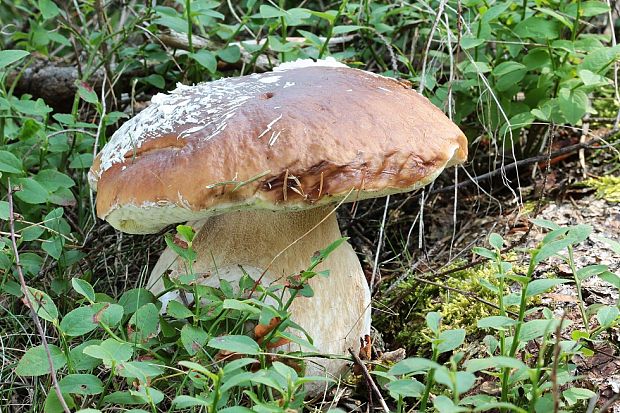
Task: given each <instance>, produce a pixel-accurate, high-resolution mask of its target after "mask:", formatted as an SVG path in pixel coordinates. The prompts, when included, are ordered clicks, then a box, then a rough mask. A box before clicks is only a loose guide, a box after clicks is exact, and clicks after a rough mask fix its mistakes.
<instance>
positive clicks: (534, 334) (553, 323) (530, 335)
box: [519, 319, 570, 342]
mask: <svg viewBox="0 0 620 413" xmlns="http://www.w3.org/2000/svg"><path fill="white" fill-rule="evenodd" d="M559 324H560V320H544V319H542V320H531V321H528V322H526V323H525V324H523V327H521V333H520V334H519V341H520V342H527V341H530V340H534V339H537V338H538V337H542V336H543V335H545V334H551V333H555V331H556V330H557V328H558V325H559ZM568 324H570V323H569V322H568V321H565V322H564V324H563V326H562V328H564V327H566V326H567V325H568Z"/></svg>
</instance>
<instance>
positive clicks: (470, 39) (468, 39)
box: [461, 35, 484, 50]
mask: <svg viewBox="0 0 620 413" xmlns="http://www.w3.org/2000/svg"><path fill="white" fill-rule="evenodd" d="M483 43H484V39H478V38H477V37H474V36H471V35H466V36H463V37H461V47H462V48H463V50H468V49H473V48H474V47H478V46H480V45H481V44H483Z"/></svg>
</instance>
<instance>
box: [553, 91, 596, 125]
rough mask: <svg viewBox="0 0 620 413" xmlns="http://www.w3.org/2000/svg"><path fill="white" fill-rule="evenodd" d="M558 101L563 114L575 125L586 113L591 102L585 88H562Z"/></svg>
mask: <svg viewBox="0 0 620 413" xmlns="http://www.w3.org/2000/svg"><path fill="white" fill-rule="evenodd" d="M558 102H559V104H560V110H561V111H562V114H563V115H564V117H565V118H566V120H567V121H568V122H569V123H571V124H573V125H574V124H576V123H577V122H579V121H580V120H581V118H582V117H583V115H585V114H586V112H587V111H588V105H589V104H590V100H589V99H588V95H587V94H586V93H585V92H584V91H583V90H581V89H574V90H570V89H568V88H562V89H560V93H559V95H558Z"/></svg>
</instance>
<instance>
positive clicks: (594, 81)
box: [578, 70, 609, 87]
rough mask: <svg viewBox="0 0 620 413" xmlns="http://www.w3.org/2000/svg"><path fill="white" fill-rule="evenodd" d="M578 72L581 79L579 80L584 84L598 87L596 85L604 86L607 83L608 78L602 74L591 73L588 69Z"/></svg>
mask: <svg viewBox="0 0 620 413" xmlns="http://www.w3.org/2000/svg"><path fill="white" fill-rule="evenodd" d="M578 73H579V78H580V79H581V81H582V82H583V84H584V85H585V86H589V87H598V86H605V85H608V84H609V79H607V78H606V77H604V76H601V75H598V74H596V73H593V72H591V71H589V70H580V71H579V72H578Z"/></svg>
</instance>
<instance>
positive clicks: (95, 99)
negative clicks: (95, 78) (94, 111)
mask: <svg viewBox="0 0 620 413" xmlns="http://www.w3.org/2000/svg"><path fill="white" fill-rule="evenodd" d="M75 85H76V86H77V91H78V95H79V96H80V97H81V98H82V99H83V100H84V101H86V102H88V103H91V104H93V105H96V104H98V103H99V96H97V93H96V92H95V91H94V90H93V88H92V86H90V85H89V84H88V83H85V82H80V81H76V82H75Z"/></svg>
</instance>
